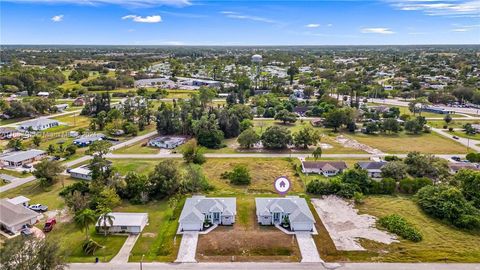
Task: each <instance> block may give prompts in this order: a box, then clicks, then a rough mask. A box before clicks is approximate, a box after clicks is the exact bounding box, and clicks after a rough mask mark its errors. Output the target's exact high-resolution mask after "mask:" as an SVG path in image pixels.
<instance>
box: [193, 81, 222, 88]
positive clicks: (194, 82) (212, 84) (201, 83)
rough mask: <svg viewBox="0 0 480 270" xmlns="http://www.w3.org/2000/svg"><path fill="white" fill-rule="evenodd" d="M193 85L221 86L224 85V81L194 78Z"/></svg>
mask: <svg viewBox="0 0 480 270" xmlns="http://www.w3.org/2000/svg"><path fill="white" fill-rule="evenodd" d="M192 85H193V86H207V87H215V88H220V87H221V86H222V83H221V82H219V81H213V80H202V79H193V80H192Z"/></svg>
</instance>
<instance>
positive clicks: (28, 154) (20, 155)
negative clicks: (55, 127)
mask: <svg viewBox="0 0 480 270" xmlns="http://www.w3.org/2000/svg"><path fill="white" fill-rule="evenodd" d="M45 153H46V152H45V151H43V150H37V149H31V150H27V151H15V152H11V153H8V154H6V155H4V156H2V157H0V160H4V161H9V162H20V161H24V160H28V159H32V158H36V157H38V156H40V155H43V154H45Z"/></svg>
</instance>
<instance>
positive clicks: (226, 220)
mask: <svg viewBox="0 0 480 270" xmlns="http://www.w3.org/2000/svg"><path fill="white" fill-rule="evenodd" d="M221 219H222V225H232V224H233V223H235V216H222V218H221Z"/></svg>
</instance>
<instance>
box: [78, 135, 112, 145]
mask: <svg viewBox="0 0 480 270" xmlns="http://www.w3.org/2000/svg"><path fill="white" fill-rule="evenodd" d="M105 138H106V136H105V135H103V134H102V133H97V134H93V135H84V136H82V137H80V138H78V139H75V140H73V144H75V145H76V146H78V147H85V146H88V145H90V144H92V143H93V142H96V141H101V140H103V139H105Z"/></svg>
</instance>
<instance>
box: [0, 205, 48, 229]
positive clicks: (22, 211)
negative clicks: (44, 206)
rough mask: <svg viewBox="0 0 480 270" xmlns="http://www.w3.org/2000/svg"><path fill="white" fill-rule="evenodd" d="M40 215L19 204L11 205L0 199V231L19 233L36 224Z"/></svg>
mask: <svg viewBox="0 0 480 270" xmlns="http://www.w3.org/2000/svg"><path fill="white" fill-rule="evenodd" d="M40 216H42V214H40V213H37V212H35V211H32V210H30V209H28V208H26V207H24V206H23V205H21V204H18V205H16V204H13V203H11V202H9V201H8V199H0V229H1V230H4V231H9V232H12V233H19V232H20V231H21V230H22V229H23V228H24V227H25V226H31V225H33V224H35V223H37V221H38V219H39V217H40Z"/></svg>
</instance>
